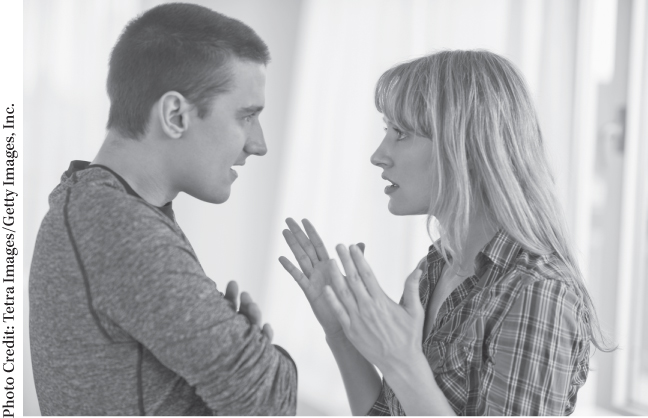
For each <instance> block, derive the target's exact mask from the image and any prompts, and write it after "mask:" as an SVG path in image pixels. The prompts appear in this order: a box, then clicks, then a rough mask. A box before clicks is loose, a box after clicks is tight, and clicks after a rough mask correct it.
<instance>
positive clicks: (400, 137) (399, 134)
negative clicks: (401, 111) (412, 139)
mask: <svg viewBox="0 0 648 418" xmlns="http://www.w3.org/2000/svg"><path fill="white" fill-rule="evenodd" d="M394 132H396V135H397V136H396V140H397V141H400V140H401V139H405V136H406V135H405V132H403V131H401V130H400V129H396V128H394Z"/></svg>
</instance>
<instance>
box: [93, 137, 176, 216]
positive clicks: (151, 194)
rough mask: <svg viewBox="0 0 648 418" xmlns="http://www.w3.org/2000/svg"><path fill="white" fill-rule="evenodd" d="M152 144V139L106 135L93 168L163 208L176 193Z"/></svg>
mask: <svg viewBox="0 0 648 418" xmlns="http://www.w3.org/2000/svg"><path fill="white" fill-rule="evenodd" d="M152 142H153V140H152V139H151V138H146V137H143V138H142V139H130V138H124V137H122V136H120V135H118V134H116V133H115V132H111V131H109V132H108V135H107V136H106V139H105V140H104V142H103V144H102V146H101V148H100V149H99V152H98V153H97V156H96V157H95V158H94V160H93V161H92V164H100V165H103V166H106V167H108V168H110V169H111V170H113V171H114V172H115V173H117V174H119V175H120V176H122V178H123V179H124V180H126V182H127V183H128V184H129V185H130V186H131V187H132V188H133V190H134V191H135V192H136V193H137V194H138V195H140V196H141V197H142V199H144V200H146V201H147V202H149V203H150V204H152V205H155V206H163V205H165V204H166V203H168V202H170V201H171V200H173V199H174V198H175V197H176V195H177V194H178V192H177V191H173V190H172V188H171V186H170V185H169V184H168V182H167V180H166V179H167V173H166V172H165V171H164V161H163V158H162V154H161V153H160V152H159V150H158V149H156V147H155V146H154V144H152Z"/></svg>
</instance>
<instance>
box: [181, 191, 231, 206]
mask: <svg viewBox="0 0 648 418" xmlns="http://www.w3.org/2000/svg"><path fill="white" fill-rule="evenodd" d="M187 194H188V195H190V196H192V197H195V198H196V199H198V200H202V201H203V202H207V203H213V204H216V205H219V204H221V203H225V202H227V200H228V199H229V198H230V190H227V191H219V192H218V193H214V194H207V193H200V194H199V193H189V192H187Z"/></svg>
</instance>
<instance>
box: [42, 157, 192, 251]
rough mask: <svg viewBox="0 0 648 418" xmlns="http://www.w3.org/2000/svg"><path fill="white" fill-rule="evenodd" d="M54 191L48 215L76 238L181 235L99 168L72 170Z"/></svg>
mask: <svg viewBox="0 0 648 418" xmlns="http://www.w3.org/2000/svg"><path fill="white" fill-rule="evenodd" d="M55 193H56V197H55V198H54V199H53V198H52V197H51V198H50V214H49V215H50V216H52V217H54V218H58V219H59V222H60V221H62V222H63V224H64V225H65V228H66V229H69V230H71V232H72V233H73V234H74V235H75V236H76V237H78V239H81V240H84V241H85V240H89V241H102V242H104V243H109V242H110V241H111V237H112V238H115V239H118V240H123V239H124V238H126V237H127V236H128V237H130V238H131V239H136V240H143V239H145V238H146V237H152V236H154V237H158V238H159V236H160V234H162V235H166V236H168V235H178V236H179V235H181V234H180V232H179V230H178V228H177V225H175V222H174V221H173V220H171V219H170V218H168V217H167V216H166V215H164V214H163V213H162V212H161V211H160V210H159V209H158V208H156V207H155V206H153V205H151V204H149V203H147V202H146V201H145V200H143V199H141V198H139V197H137V196H133V195H132V194H129V193H128V191H127V190H126V188H125V187H124V185H123V184H122V183H121V182H120V181H119V180H118V179H117V178H116V177H115V176H114V175H113V174H111V173H110V172H108V171H106V170H103V169H101V168H98V167H97V168H93V167H90V168H87V169H85V170H83V171H79V172H76V173H74V174H73V175H71V176H70V177H69V178H68V179H66V180H65V181H64V182H62V183H61V185H59V187H57V190H55ZM53 194H54V193H53Z"/></svg>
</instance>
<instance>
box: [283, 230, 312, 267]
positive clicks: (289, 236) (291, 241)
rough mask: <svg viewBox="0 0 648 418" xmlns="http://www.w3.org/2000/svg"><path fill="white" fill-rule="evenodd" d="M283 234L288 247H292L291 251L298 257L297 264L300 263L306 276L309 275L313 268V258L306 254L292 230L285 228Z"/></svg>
mask: <svg viewBox="0 0 648 418" xmlns="http://www.w3.org/2000/svg"><path fill="white" fill-rule="evenodd" d="M282 234H283V236H284V239H285V240H286V243H287V244H288V247H290V251H292V253H293V255H294V256H295V258H296V259H297V264H299V267H301V269H302V271H303V272H304V274H305V275H306V277H309V276H310V274H311V271H312V270H313V262H312V261H311V258H310V257H309V256H308V254H306V252H305V251H304V249H303V248H302V246H301V244H300V243H299V242H298V241H297V238H295V235H294V234H293V233H292V231H290V230H288V229H284V230H283V232H282Z"/></svg>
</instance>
